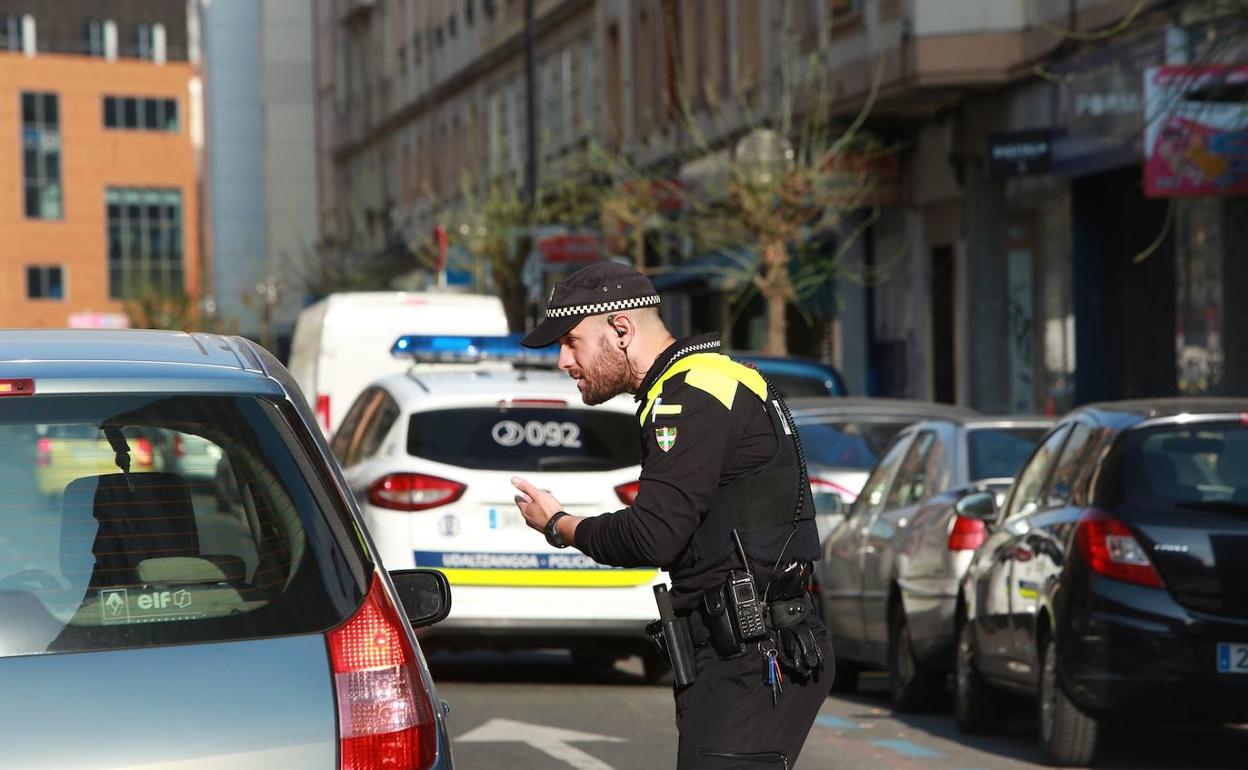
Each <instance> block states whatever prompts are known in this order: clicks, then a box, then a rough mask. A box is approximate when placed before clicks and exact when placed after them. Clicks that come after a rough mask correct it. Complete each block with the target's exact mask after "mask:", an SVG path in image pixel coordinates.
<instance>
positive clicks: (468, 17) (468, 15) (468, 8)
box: [464, 0, 476, 27]
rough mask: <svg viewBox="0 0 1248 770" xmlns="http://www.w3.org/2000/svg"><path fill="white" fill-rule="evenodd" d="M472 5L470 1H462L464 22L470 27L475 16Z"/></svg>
mask: <svg viewBox="0 0 1248 770" xmlns="http://www.w3.org/2000/svg"><path fill="white" fill-rule="evenodd" d="M473 5H474V4H473V2H472V0H464V22H465V23H466V24H467V25H468V26H470V27H471V26H472V21H473V17H474V16H475V15H476V14H475V9H474V8H473Z"/></svg>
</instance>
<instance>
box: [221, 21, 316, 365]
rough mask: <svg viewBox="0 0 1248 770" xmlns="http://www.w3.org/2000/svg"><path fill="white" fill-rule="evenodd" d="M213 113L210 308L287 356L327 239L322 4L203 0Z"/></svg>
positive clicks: (230, 324)
mask: <svg viewBox="0 0 1248 770" xmlns="http://www.w3.org/2000/svg"><path fill="white" fill-rule="evenodd" d="M198 13H199V17H200V19H201V22H200V26H201V28H202V29H203V39H204V53H205V55H204V79H205V101H206V109H207V158H206V164H205V172H206V173H205V181H204V187H205V219H206V221H207V224H208V228H207V238H206V241H207V246H208V249H209V251H210V254H211V256H212V259H211V263H212V274H211V276H210V277H211V283H210V286H207V287H206V289H207V290H208V291H207V292H206V300H207V302H206V304H209V306H210V307H211V308H212V312H213V313H214V315H215V317H216V318H217V319H219V321H220V322H221V324H222V325H223V326H224V327H226V328H229V329H233V330H235V331H237V332H238V333H241V334H244V335H247V336H249V337H252V338H253V339H256V340H258V341H260V342H261V343H262V344H264V345H266V346H268V347H270V348H271V349H272V350H273V351H274V352H275V353H278V354H282V353H284V352H285V350H286V348H287V347H288V345H289V339H290V336H291V334H292V332H293V328H294V322H295V318H296V317H297V315H298V312H299V310H300V308H302V307H303V305H304V304H305V301H304V300H305V292H304V273H305V271H306V270H307V264H308V261H309V260H310V259H311V255H312V254H314V253H315V250H316V246H317V241H318V239H319V237H320V236H319V233H320V228H319V222H318V217H317V204H316V196H317V191H316V146H315V138H314V137H315V126H316V115H315V111H314V109H313V74H314V71H313V67H312V61H313V46H312V41H313V24H312V7H311V6H310V5H309V4H308V3H307V2H306V0H198Z"/></svg>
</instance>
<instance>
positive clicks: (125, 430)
mask: <svg viewBox="0 0 1248 770" xmlns="http://www.w3.org/2000/svg"><path fill="white" fill-rule="evenodd" d="M162 443H163V444H164V445H166V446H168V447H178V446H184V447H185V446H194V447H198V448H200V449H204V450H205V451H207V449H208V448H211V451H209V452H208V454H211V455H213V456H215V457H216V458H217V462H216V467H217V468H219V469H220V470H219V471H216V472H215V473H214V475H216V476H219V478H209V477H206V474H205V473H199V474H184V473H180V472H179V468H180V467H181V466H179V465H178V464H177V463H165V462H160V461H158V458H157V456H156V453H155V452H154V451H153V448H154V447H155V446H156V445H157V444H162ZM227 483H228V484H230V485H232V486H233V489H231V490H230V494H228V495H221V494H219V488H220V486H221V485H222V484H227ZM360 521H361V519H360V515H359V511H358V509H357V507H356V504H355V501H354V500H353V498H352V497H351V495H350V494H349V493H348V491H347V488H346V485H345V484H344V482H343V479H342V475H341V473H340V471H339V469H338V466H337V463H336V462H335V461H334V460H333V457H332V455H330V453H329V451H328V449H327V448H326V446H325V443H324V440H323V439H322V438H321V433H320V431H319V429H318V428H317V427H316V422H315V419H314V417H313V415H312V413H311V411H310V410H309V409H308V407H307V402H306V401H305V400H304V398H303V396H302V395H301V394H300V393H299V390H298V387H297V386H296V385H295V383H294V380H293V379H291V377H290V374H289V373H288V372H287V371H286V369H285V368H283V367H282V365H281V364H279V363H278V362H277V360H276V359H274V358H273V357H272V356H271V355H270V354H269V353H267V352H266V351H265V350H263V349H262V348H260V347H258V346H256V345H253V344H252V343H250V342H248V341H247V340H244V339H241V338H236V337H218V336H213V335H204V334H184V333H180V332H158V331H120V332H119V331H71V330H50V331H0V682H2V683H3V686H2V687H0V725H3V726H4V727H3V729H2V730H0V755H2V756H3V757H4V758H3V760H0V764H2V765H3V766H4V767H5V768H9V769H10V770H25V769H26V768H48V767H74V768H83V769H84V770H104V769H105V768H109V769H115V768H130V767H143V768H151V769H153V770H155V769H156V768H178V769H179V770H201V769H204V770H206V769H207V768H226V767H228V768H231V770H251V769H254V770H261V768H264V769H265V770H267V768H273V767H299V768H324V769H325V770H340V769H342V770H345V769H347V768H350V769H351V770H366V769H367V768H409V769H411V770H429V769H430V768H437V769H439V770H446V769H447V768H450V767H451V766H452V763H451V750H450V742H449V740H448V738H447V732H446V726H445V721H444V719H445V717H444V712H445V706H444V705H443V704H442V702H441V701H440V700H439V699H438V697H437V694H436V691H435V689H434V685H433V681H432V679H431V677H430V675H429V671H428V668H427V666H426V664H425V660H424V658H423V656H422V654H421V651H420V646H419V645H418V644H417V641H416V637H415V635H414V631H413V628H414V627H419V626H422V625H429V624H431V623H434V622H436V621H438V620H440V619H441V618H443V617H445V615H446V613H447V612H448V611H449V608H450V590H449V587H448V586H447V583H446V580H445V578H444V577H442V576H441V574H440V573H436V572H433V571H428V570H406V571H402V572H396V573H393V574H387V573H386V572H385V571H383V570H382V569H381V567H380V566H379V562H378V558H377V555H376V554H377V552H376V550H375V549H374V547H373V545H372V543H371V542H370V541H369V538H368V536H367V535H366V534H365V532H364V529H363V527H362V526H361V525H360Z"/></svg>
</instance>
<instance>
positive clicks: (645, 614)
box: [333, 337, 660, 676]
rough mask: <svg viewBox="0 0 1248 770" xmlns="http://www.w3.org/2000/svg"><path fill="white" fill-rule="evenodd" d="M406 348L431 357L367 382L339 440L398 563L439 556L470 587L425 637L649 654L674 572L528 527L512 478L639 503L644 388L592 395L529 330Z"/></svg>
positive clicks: (375, 527) (585, 502)
mask: <svg viewBox="0 0 1248 770" xmlns="http://www.w3.org/2000/svg"><path fill="white" fill-rule="evenodd" d="M393 352H394V353H395V354H396V355H410V356H412V357H413V359H414V361H415V362H417V364H416V365H415V366H413V369H412V370H411V371H409V372H407V373H405V374H396V375H390V376H387V377H383V378H381V379H379V380H377V381H375V382H374V383H373V384H372V385H370V386H369V387H367V388H366V389H365V390H364V391H363V393H361V395H360V396H359V398H358V399H357V400H356V401H355V403H354V404H352V406H351V408H350V410H349V411H348V413H347V415H346V417H345V418H344V419H343V421H342V424H341V426H340V427H339V428H338V431H337V432H336V434H335V435H334V439H333V450H334V453H335V454H336V455H337V457H338V459H339V461H340V462H341V463H342V465H343V467H344V469H345V475H346V478H347V481H348V484H349V485H350V487H351V489H352V491H353V492H354V494H355V495H356V497H357V499H358V500H359V501H360V507H361V509H362V510H363V514H364V519H365V521H366V523H367V526H368V527H369V531H370V533H371V535H372V537H373V539H374V541H375V543H376V544H377V547H378V549H379V550H380V552H381V555H382V561H383V562H384V563H385V564H386V566H387V568H389V569H402V568H405V567H418V566H419V567H433V568H436V569H439V570H441V571H442V572H443V573H445V574H446V576H447V578H448V579H449V580H450V582H451V584H452V586H454V597H455V600H454V605H453V606H452V608H451V613H450V616H449V617H448V618H447V619H446V620H445V621H443V622H442V623H441V624H440V625H439V626H438V627H437V629H436V631H433V632H431V633H430V634H429V635H428V636H427V637H422V644H425V646H426V647H432V648H434V649H437V648H439V647H441V648H449V649H466V648H474V647H495V648H539V647H559V648H564V649H570V650H571V651H572V652H573V654H574V655H576V656H578V657H583V658H585V659H587V660H591V661H597V662H607V661H609V660H611V659H613V658H616V657H620V656H623V655H627V654H632V653H641V654H642V655H643V657H645V656H646V655H647V652H648V645H649V643H648V642H647V641H646V639H645V636H644V625H645V622H646V621H648V620H650V619H651V618H653V617H654V616H655V612H656V610H655V605H654V594H653V590H652V586H653V585H655V583H656V581H657V578H658V571H657V570H654V569H618V568H611V567H604V566H602V565H599V564H597V563H595V562H594V561H593V560H591V559H590V558H589V557H587V556H585V555H583V554H581V553H580V552H579V551H576V550H575V549H568V550H558V549H555V548H552V547H550V546H549V545H548V544H547V543H546V541H545V539H544V538H543V537H542V535H541V533H539V532H536V531H534V530H532V529H530V528H529V527H527V526H526V525H525V523H524V520H523V519H522V518H521V516H520V513H519V511H518V510H517V509H516V505H515V502H514V496H515V489H514V488H513V487H512V485H511V478H512V476H514V475H517V474H519V475H523V476H524V477H525V478H527V479H529V480H531V481H532V482H533V483H534V484H537V485H538V486H541V487H543V488H546V489H549V490H550V491H551V492H552V493H553V494H554V495H555V497H557V498H558V499H559V500H560V501H562V502H563V503H564V505H565V508H566V510H567V511H568V512H569V513H573V514H578V515H581V514H597V513H601V512H603V511H608V510H616V509H619V508H621V507H623V506H625V505H627V504H629V503H631V502H632V498H633V497H634V496H635V495H636V491H637V479H638V475H639V473H640V472H641V468H640V465H639V463H640V459H641V458H640V451H641V448H640V442H639V441H638V438H637V435H638V434H637V421H636V417H635V414H634V413H635V406H636V405H635V404H634V403H633V401H632V400H631V399H629V398H627V397H620V398H616V399H614V400H612V401H610V402H608V403H606V404H603V405H600V406H595V407H588V406H585V405H584V404H583V403H582V402H581V399H580V395H579V393H578V392H577V389H576V387H575V384H574V383H573V381H572V380H570V379H569V378H568V377H567V375H565V374H563V373H562V372H554V371H549V367H550V366H553V365H554V363H555V360H556V359H557V350H548V351H537V352H534V351H530V350H526V349H524V348H521V347H520V346H519V344H518V339H517V338H516V337H508V338H453V337H405V338H401V339H400V340H398V341H397V342H396V343H395V345H394V348H393ZM474 361H475V362H478V366H477V367H476V368H475V369H473V370H463V369H459V368H458V367H448V368H450V369H452V370H451V371H437V369H438V367H437V366H428V365H427V364H430V363H432V362H453V363H458V364H461V365H462V364H463V363H465V362H474ZM516 364H522V365H527V366H517V365H516ZM534 364H537V365H544V366H545V367H547V370H545V371H543V370H538V369H533V368H531V367H532V365H534ZM647 663H648V673H653V674H655V675H656V676H657V675H659V673H660V672H659V671H656V670H653V669H651V668H650V667H649V666H650V664H652V663H654V661H652V660H648V661H647Z"/></svg>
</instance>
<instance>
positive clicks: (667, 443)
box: [654, 428, 676, 452]
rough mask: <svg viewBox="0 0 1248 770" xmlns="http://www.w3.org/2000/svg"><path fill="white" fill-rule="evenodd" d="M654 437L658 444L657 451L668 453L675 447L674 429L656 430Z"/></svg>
mask: <svg viewBox="0 0 1248 770" xmlns="http://www.w3.org/2000/svg"><path fill="white" fill-rule="evenodd" d="M654 437H655V438H656V439H657V440H658V442H659V449H662V450H663V451H664V452H667V451H669V450H670V449H671V448H672V447H674V446H676V429H675V428H656V429H655V431H654Z"/></svg>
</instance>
